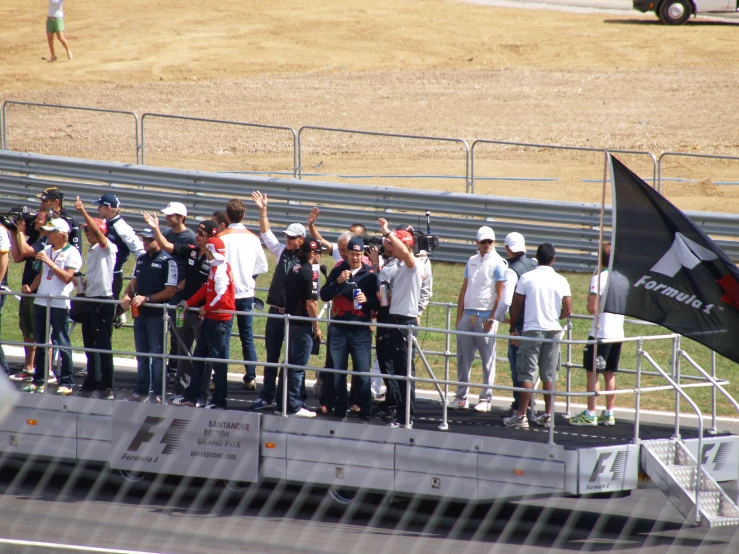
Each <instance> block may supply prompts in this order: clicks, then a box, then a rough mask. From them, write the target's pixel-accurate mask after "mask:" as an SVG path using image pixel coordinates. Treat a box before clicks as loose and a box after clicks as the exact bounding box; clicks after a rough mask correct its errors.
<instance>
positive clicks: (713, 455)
mask: <svg viewBox="0 0 739 554" xmlns="http://www.w3.org/2000/svg"><path fill="white" fill-rule="evenodd" d="M730 453H731V444H730V443H728V442H719V443H715V444H704V445H703V459H702V460H701V464H703V467H704V468H705V470H706V471H707V472H708V473H713V472H716V471H721V470H723V469H725V467H726V462H727V461H728V459H729V454H730Z"/></svg>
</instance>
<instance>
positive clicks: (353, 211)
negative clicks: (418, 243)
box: [0, 151, 739, 272]
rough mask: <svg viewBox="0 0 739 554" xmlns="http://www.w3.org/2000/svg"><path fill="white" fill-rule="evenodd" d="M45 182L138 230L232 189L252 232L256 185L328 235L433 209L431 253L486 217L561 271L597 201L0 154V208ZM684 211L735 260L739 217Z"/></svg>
mask: <svg viewBox="0 0 739 554" xmlns="http://www.w3.org/2000/svg"><path fill="white" fill-rule="evenodd" d="M52 185H58V186H59V187H60V188H61V189H62V191H63V192H64V193H65V195H66V198H67V199H71V198H75V197H76V196H78V195H79V196H80V197H81V198H82V199H83V200H84V201H86V202H90V201H92V200H94V199H96V198H98V197H99V196H100V195H101V194H103V193H105V192H114V193H115V194H117V195H118V196H119V197H120V198H121V201H122V202H123V207H124V208H125V210H126V218H127V219H128V220H129V222H130V223H131V224H132V225H134V227H137V228H140V227H143V226H144V222H143V218H142V217H141V215H140V211H141V210H157V209H161V208H163V207H164V206H166V205H167V204H168V203H169V202H170V201H172V200H173V199H176V200H179V201H181V202H184V203H185V204H186V205H187V206H188V211H189V214H190V216H191V218H192V219H196V220H197V219H204V218H210V216H211V214H212V213H213V212H214V211H216V210H222V209H223V208H224V206H225V203H226V202H227V201H228V199H230V198H234V197H236V198H242V199H244V200H245V202H246V204H247V207H248V208H249V209H248V211H247V225H249V221H252V222H253V225H252V226H251V228H252V229H253V230H254V231H258V228H257V227H256V220H255V218H254V215H255V214H256V210H254V209H251V206H252V204H251V201H250V199H249V195H250V193H251V191H252V190H255V189H258V190H261V191H262V192H265V193H267V195H268V197H269V198H270V204H269V217H270V221H271V223H272V225H273V226H274V228H275V229H280V228H283V227H284V226H287V225H289V224H290V223H293V222H295V221H299V222H305V221H306V219H307V217H308V214H309V213H310V211H311V209H312V207H313V206H316V205H318V206H320V207H321V215H320V217H319V221H318V225H319V227H320V228H321V230H322V232H323V231H324V230H325V231H326V233H325V235H326V237H327V238H329V239H332V240H333V239H335V238H336V237H337V236H338V234H339V233H340V232H342V231H343V230H345V229H347V228H348V227H349V226H350V225H351V224H352V223H356V222H361V223H364V224H365V225H367V227H368V229H369V230H370V232H372V230H373V229H374V222H375V220H376V218H377V217H380V216H382V217H386V218H387V219H388V220H389V221H390V223H391V224H393V225H399V224H404V225H413V226H414V227H416V228H420V229H421V230H424V231H425V230H427V229H426V228H425V218H424V216H423V214H424V212H425V211H426V210H430V211H431V214H432V215H431V231H432V233H433V234H435V235H438V236H439V238H440V247H439V249H438V250H436V251H435V252H434V253H433V257H434V259H435V260H439V261H446V262H464V261H466V260H467V259H468V258H469V256H471V255H472V254H473V253H474V243H473V241H474V237H475V233H476V231H477V229H478V228H479V227H480V226H481V225H487V224H490V225H492V226H493V227H494V229H495V232H496V233H497V235H498V237H504V236H505V235H506V234H507V233H509V232H512V231H518V232H521V233H523V235H524V236H525V237H526V240H527V244H528V246H529V250H530V252H533V251H534V250H535V248H536V245H538V244H540V243H542V242H551V243H553V244H554V245H555V246H556V247H557V249H558V254H557V267H558V268H559V269H563V270H567V271H588V272H589V271H592V270H593V269H594V268H595V265H596V263H597V260H596V257H595V254H596V252H597V244H598V227H599V225H600V206H599V205H597V204H578V203H567V202H546V201H540V200H522V199H516V198H503V197H496V196H481V195H471V194H464V193H443V192H422V191H416V190H408V189H403V188H390V187H373V186H366V185H342V184H337V183H320V182H309V181H300V180H295V179H268V178H264V177H253V176H244V175H236V174H224V173H206V172H192V171H184V170H176V169H165V168H155V167H149V166H141V165H129V164H119V163H112V162H95V161H88V160H79V159H72V158H61V157H55V156H41V155H35V154H21V153H17V152H10V151H2V152H0V210H7V209H8V208H9V207H11V206H13V205H18V204H20V205H23V204H29V202H33V203H34V204H35V202H36V200H35V199H34V198H33V196H34V195H35V194H36V193H37V192H39V191H40V190H43V189H44V188H46V187H47V186H52ZM253 214H254V215H253ZM688 216H689V217H691V219H692V220H693V221H694V222H695V223H696V224H698V225H700V226H701V227H702V228H703V229H704V230H705V231H706V233H708V234H710V235H711V236H713V237H714V238H715V239H716V242H717V244H718V245H719V246H720V247H721V248H722V249H723V250H724V251H725V252H726V253H727V254H728V255H729V256H730V257H731V258H732V259H735V260H739V226H738V225H737V217H738V216H736V215H729V214H713V213H702V212H688ZM605 226H606V228H607V229H608V228H609V226H610V207H606V218H605ZM499 240H500V239H499Z"/></svg>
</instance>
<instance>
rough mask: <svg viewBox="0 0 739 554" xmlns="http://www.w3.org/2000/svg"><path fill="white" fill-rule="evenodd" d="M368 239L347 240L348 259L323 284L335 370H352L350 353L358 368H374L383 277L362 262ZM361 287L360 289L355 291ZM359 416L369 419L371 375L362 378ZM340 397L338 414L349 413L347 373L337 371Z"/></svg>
mask: <svg viewBox="0 0 739 554" xmlns="http://www.w3.org/2000/svg"><path fill="white" fill-rule="evenodd" d="M363 254H364V242H362V239H361V238H359V237H352V238H351V239H349V242H348V243H347V261H345V262H342V263H340V264H338V265H337V266H336V267H335V268H334V269H332V270H331V273H329V275H328V279H326V284H325V285H323V287H321V300H323V301H324V302H327V301H329V300H332V304H331V320H332V325H331V344H329V348H331V358H332V359H333V364H334V369H349V354H351V356H352V365H353V368H354V371H356V372H361V373H369V372H370V370H371V367H372V331H371V330H370V328H369V323H370V322H371V321H372V310H377V309H378V308H379V307H380V302H379V300H378V299H377V291H378V290H379V289H380V280H379V278H378V277H377V273H376V272H375V270H374V269H373V268H372V266H369V265H367V264H365V263H362V255H363ZM355 290H358V291H359V292H355ZM355 321H356V322H364V323H367V324H368V325H347V324H345V323H343V322H355ZM358 378H359V383H360V389H359V414H358V415H359V419H360V420H362V421H369V412H370V406H371V404H372V395H371V392H370V378H369V376H368V375H361V376H359V377H358ZM334 388H335V390H336V400H335V402H334V414H335V415H337V416H339V417H342V418H343V417H344V416H345V415H346V410H347V408H349V406H348V404H349V399H348V397H347V393H346V374H344V373H334Z"/></svg>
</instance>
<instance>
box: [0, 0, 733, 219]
mask: <svg viewBox="0 0 739 554" xmlns="http://www.w3.org/2000/svg"><path fill="white" fill-rule="evenodd" d="M45 9H46V5H45V3H43V4H42V3H40V2H29V1H26V0H20V1H16V2H11V1H10V0H0V20H2V21H3V31H2V33H0V101H4V100H10V99H12V100H24V101H33V102H45V103H56V104H69V105H77V106H93V107H100V108H114V109H123V110H133V111H136V112H138V113H144V112H160V113H166V114H178V115H187V116H195V117H204V118H217V119H228V120H239V121H249V122H256V123H266V124H272V125H284V126H290V127H293V128H295V129H297V128H299V127H300V126H303V125H320V126H324V127H339V128H349V129H364V130H372V131H384V132H395V133H407V134H422V135H431V136H443V137H459V138H464V139H466V140H467V141H468V142H470V143H471V142H472V141H473V140H475V139H495V140H506V141H516V142H530V143H545V144H563V145H570V146H587V147H608V148H617V149H635V150H648V151H651V152H654V153H656V154H658V155H659V153H660V152H661V151H665V150H670V151H679V152H689V153H701V154H721V155H739V132H737V125H736V118H735V114H736V112H737V110H736V106H737V102H736V101H735V99H736V97H737V93H736V84H737V83H738V82H739V69H737V63H736V60H737V57H738V56H737V54H739V34H737V30H738V29H737V25H735V24H730V23H718V22H712V21H709V20H706V19H701V18H698V19H695V20H692V21H691V22H690V23H689V24H687V25H685V26H682V27H668V26H664V25H662V24H660V23H659V22H658V21H657V19H656V18H655V17H654V16H653V14H639V13H638V12H625V13H624V14H622V15H612V14H574V13H565V12H560V11H546V10H526V9H520V10H518V9H505V8H497V7H492V6H482V5H473V4H466V3H462V2H457V1H450V0H366V1H364V2H356V1H349V0H322V1H321V2H315V1H311V2H309V1H306V0H249V1H247V2H244V1H241V2H237V1H235V0H220V1H219V2H217V3H209V2H208V3H205V2H204V3H199V4H188V3H182V2H175V1H172V0H160V1H151V0H127V1H126V2H122V3H120V4H119V5H117V6H116V9H115V10H111V9H110V8H109V4H108V3H104V2H94V1H92V0H76V1H75V0H68V1H67V5H66V6H65V15H66V17H65V24H66V28H67V31H66V36H67V38H68V40H69V44H70V46H71V48H72V50H73V52H74V60H72V61H68V60H67V59H66V58H65V57H64V55H63V49H62V48H61V45H59V44H58V43H57V53H58V55H59V54H60V50H61V55H59V61H57V62H55V63H51V64H49V63H46V61H45V59H46V58H48V56H49V52H48V48H47V45H46V38H45V32H44V19H45ZM31 126H32V127H35V129H34V131H35V132H38V133H39V135H41V136H43V134H44V131H45V127H44V120H43V118H39V119H37V120H35V121H34V122H33V124H32V125H31ZM99 147H100V149H101V150H104V149H105V148H106V145H105V143H104V141H101V143H100V145H99ZM100 157H101V158H105V155H104V153H103V152H101V154H100ZM706 178H708V179H709V181H708V182H706V181H705V180H704V182H703V183H702V184H701V186H700V187H698V189H697V190H698V194H697V195H695V194H694V196H696V202H697V204H696V206H694V207H695V208H696V209H707V208H710V207H711V206H710V205H700V200H701V199H705V198H706V197H710V196H716V195H717V194H718V193H715V191H713V189H712V185H711V183H710V178H711V177H710V176H709V177H706ZM737 180H739V179H737ZM732 188H733V187H732ZM737 188H739V187H737ZM673 189H675V187H674V186H673ZM705 191H708V193H709V194H707V195H706V194H705ZM677 192H678V191H674V193H675V194H677ZM694 192H695V191H694ZM714 193H715V194H714ZM719 196H720V195H719ZM721 201H722V202H725V201H726V199H723V200H721ZM686 207H690V206H686Z"/></svg>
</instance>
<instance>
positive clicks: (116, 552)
mask: <svg viewBox="0 0 739 554" xmlns="http://www.w3.org/2000/svg"><path fill="white" fill-rule="evenodd" d="M0 544H13V545H17V546H38V547H41V548H57V549H61V550H76V551H78V552H104V553H105V554H161V553H159V552H146V551H143V550H120V549H117V548H102V547H99V546H80V545H76V544H57V543H53V542H39V541H24V540H20V539H3V538H0Z"/></svg>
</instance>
